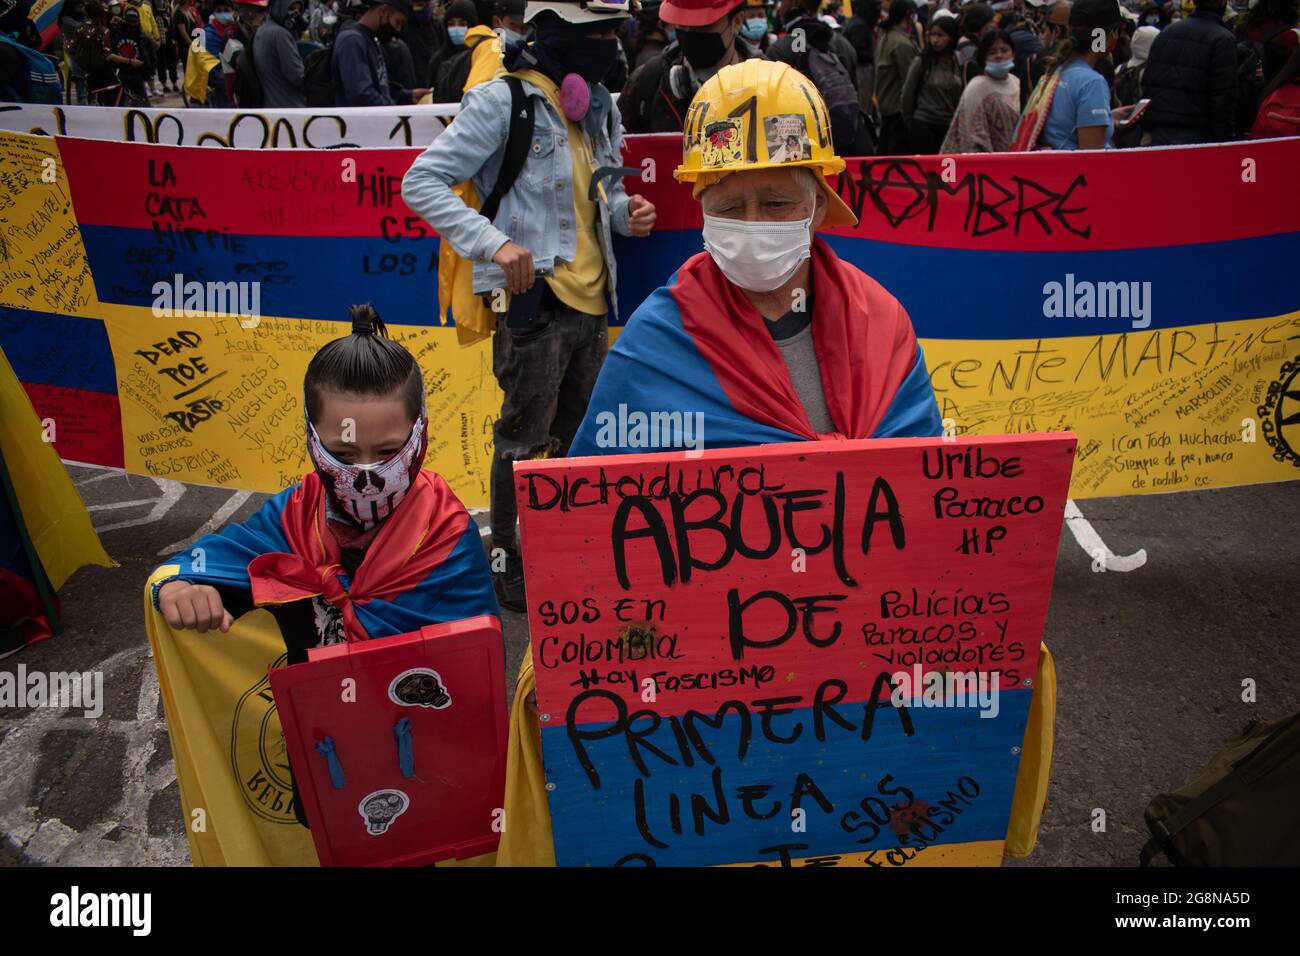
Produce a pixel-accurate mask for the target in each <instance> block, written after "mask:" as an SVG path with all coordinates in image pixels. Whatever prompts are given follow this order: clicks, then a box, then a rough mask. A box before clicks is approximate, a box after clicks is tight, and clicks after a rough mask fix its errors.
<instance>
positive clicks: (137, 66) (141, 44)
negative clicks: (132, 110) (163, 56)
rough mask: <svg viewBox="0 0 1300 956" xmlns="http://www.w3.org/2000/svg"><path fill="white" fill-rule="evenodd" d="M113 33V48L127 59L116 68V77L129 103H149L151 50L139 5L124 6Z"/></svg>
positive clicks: (151, 64) (152, 62)
mask: <svg viewBox="0 0 1300 956" xmlns="http://www.w3.org/2000/svg"><path fill="white" fill-rule="evenodd" d="M112 32H113V48H114V49H115V50H116V51H117V52H118V53H119V54H121V55H122V56H123V57H125V58H127V59H128V60H129V61H130V62H128V63H122V64H120V65H119V66H118V68H117V77H118V79H119V80H120V81H121V83H122V89H123V90H125V91H126V95H127V98H128V102H130V103H131V104H132V105H136V106H145V105H148V103H149V87H148V82H149V78H150V77H151V76H152V75H153V70H154V59H153V57H154V53H153V46H152V44H151V43H150V42H149V38H148V37H146V36H145V34H144V28H143V27H142V26H141V18H140V10H139V8H138V7H134V6H127V7H126V8H125V10H123V12H122V16H121V19H120V20H119V21H118V22H117V24H116V25H115V26H113V27H112Z"/></svg>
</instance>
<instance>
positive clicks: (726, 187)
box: [570, 60, 941, 456]
mask: <svg viewBox="0 0 1300 956" xmlns="http://www.w3.org/2000/svg"><path fill="white" fill-rule="evenodd" d="M751 98H752V102H753V103H754V107H753V109H752V110H745V109H738V107H742V106H743V105H744V104H745V103H746V102H747V101H751ZM750 123H752V124H754V126H753V128H751V127H749V126H748V125H747V124H750ZM686 129H687V133H686V145H685V158H684V160H683V163H682V165H681V166H680V167H679V168H678V169H677V171H676V173H675V176H676V178H677V179H678V180H679V181H681V182H689V183H692V184H693V194H694V196H695V198H697V199H698V200H699V201H700V204H701V206H702V207H703V212H704V247H705V250H706V251H705V252H701V253H699V254H697V255H695V256H692V257H691V258H690V259H688V260H687V261H686V262H685V263H684V264H683V265H682V266H681V268H680V269H679V270H678V271H677V273H676V275H675V276H673V277H672V278H671V279H670V280H669V284H668V285H667V286H664V287H663V288H660V289H658V290H657V291H656V292H654V293H653V294H652V295H651V296H650V297H649V298H647V299H646V301H645V302H643V303H642V304H641V306H640V308H638V309H637V311H636V313H635V314H634V315H633V316H632V317H631V319H630V320H629V321H628V325H627V329H626V330H625V331H624V332H623V334H622V335H621V336H620V337H619V340H618V343H617V344H616V345H615V346H614V348H613V350H612V351H611V352H610V354H609V358H608V359H607V360H606V364H605V367H604V369H603V370H602V371H601V374H600V378H599V379H598V380H597V382H596V387H595V390H594V392H593V394H592V398H591V404H590V405H589V406H588V408H587V416H586V419H585V421H584V422H583V424H582V426H581V427H579V429H578V435H577V437H576V438H575V439H574V442H573V447H572V449H571V450H570V454H571V455H574V456H577V455H595V454H606V455H608V454H614V453H617V452H618V451H620V450H626V451H632V450H633V449H617V448H609V447H606V445H607V444H608V443H607V442H600V443H598V441H597V439H598V435H597V431H598V429H597V425H596V419H597V417H598V415H599V413H600V412H601V411H602V410H604V409H617V408H618V407H619V405H620V404H623V405H626V406H627V409H628V411H629V412H631V411H634V410H637V409H640V410H644V411H646V412H650V411H659V410H670V411H671V410H678V411H691V412H703V413H704V421H705V422H706V423H707V424H708V432H707V433H706V435H705V439H706V443H707V444H708V445H709V446H712V447H732V446H737V445H754V444H760V443H765V442H788V441H795V440H799V439H816V438H818V437H821V436H827V435H840V436H845V437H848V438H869V437H873V436H875V437H879V436H887V435H936V434H939V433H940V430H941V428H940V424H939V412H938V407H937V406H936V404H935V399H934V392H933V390H932V389H931V387H930V379H929V376H928V374H927V373H926V369H925V362H924V360H923V359H922V356H921V349H920V347H919V346H918V345H917V342H916V335H915V333H914V332H913V331H912V323H911V320H910V319H908V317H907V313H906V312H905V311H904V310H903V307H902V306H901V305H899V303H898V300H897V299H895V298H894V297H893V296H892V295H890V294H889V293H888V292H887V291H885V290H884V289H883V288H881V286H880V285H879V283H877V282H876V281H875V280H874V279H872V278H871V277H870V276H867V275H864V274H863V273H862V272H861V271H859V270H858V269H857V268H855V267H854V266H852V265H850V264H849V263H847V262H844V261H842V260H841V259H840V258H839V257H838V256H836V255H835V253H834V251H832V249H831V247H830V246H829V245H827V244H826V243H825V242H823V241H822V240H820V239H818V238H816V235H815V233H816V232H817V230H818V229H819V228H821V227H822V226H852V225H855V224H856V222H857V220H856V219H855V217H854V215H853V213H852V212H850V211H849V208H848V207H847V206H846V205H844V203H843V202H842V201H841V200H840V198H839V196H837V195H836V194H835V192H834V191H833V190H832V189H831V188H830V186H829V185H828V183H827V182H826V179H825V176H824V174H826V173H835V172H838V171H840V170H841V169H843V168H844V160H842V159H840V158H839V157H837V156H835V154H834V151H833V149H832V147H831V145H830V142H831V137H830V132H829V128H828V121H827V113H826V107H825V105H824V104H823V101H822V99H821V97H820V96H819V95H818V93H817V89H816V87H815V86H813V84H812V82H811V81H810V80H808V79H807V78H806V77H804V76H803V74H801V73H798V72H797V71H795V70H793V69H791V68H790V67H788V66H786V65H785V64H782V63H775V62H766V61H762V60H749V61H746V62H744V63H741V64H736V65H734V66H731V67H726V68H725V69H723V70H721V71H719V72H718V73H717V75H716V76H715V77H714V78H712V79H711V80H710V81H709V82H708V83H706V84H705V85H704V86H703V87H702V88H701V89H700V91H699V92H698V93H697V94H696V95H695V99H694V101H693V102H692V104H691V108H690V111H689V112H688V113H687V116H686ZM792 140H793V141H794V142H795V143H796V144H797V145H796V148H795V149H791V147H790V142H791V141H792ZM791 156H793V157H798V158H793V159H789V158H787V157H791Z"/></svg>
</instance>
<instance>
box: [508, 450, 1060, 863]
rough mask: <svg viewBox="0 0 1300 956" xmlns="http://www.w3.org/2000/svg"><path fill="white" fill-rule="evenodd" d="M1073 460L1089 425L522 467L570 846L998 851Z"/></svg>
mask: <svg viewBox="0 0 1300 956" xmlns="http://www.w3.org/2000/svg"><path fill="white" fill-rule="evenodd" d="M1074 452H1075V440H1074V436H1072V435H1068V434H1067V435H1023V436H996V437H988V438H980V439H973V438H962V439H953V440H945V439H941V438H933V439H886V440H865V441H849V442H810V443H806V444H795V445H780V446H760V447H756V448H752V449H745V450H734V449H733V450H726V449H719V450H714V451H707V452H704V453H693V452H667V453H661V454H651V455H615V456H610V457H607V458H580V459H570V460H556V461H543V462H527V463H519V464H517V465H516V468H515V485H516V494H517V498H518V501H519V507H520V533H521V544H522V554H523V555H524V561H525V572H526V576H527V581H528V593H529V609H528V614H529V633H530V635H531V645H532V663H533V669H534V672H535V674H536V680H537V685H536V687H537V708H538V712H539V715H540V720H541V723H540V726H541V737H542V749H543V756H544V763H545V772H546V781H547V782H546V790H547V792H548V797H549V803H550V813H551V823H552V829H553V832H554V839H555V859H556V862H557V864H559V865H595V866H609V865H716V864H731V863H768V864H790V863H798V862H802V863H803V864H805V865H807V864H811V863H818V864H820V865H841V864H860V865H886V864H887V863H890V864H893V865H899V863H901V862H902V861H904V860H908V859H911V858H915V857H916V856H918V855H925V854H930V856H931V857H935V856H939V857H942V856H944V855H945V854H947V855H948V857H949V858H950V859H951V860H953V861H954V862H970V858H969V857H968V856H966V855H964V854H962V853H960V852H955V851H959V850H960V849H961V848H965V849H966V850H967V851H971V850H973V849H974V848H975V847H977V846H980V845H983V846H988V845H989V844H992V845H994V846H997V845H999V844H1000V841H1002V840H1003V839H1004V838H1005V836H1006V834H1007V829H1008V820H1009V817H1010V812H1011V801H1012V794H1013V790H1014V788H1015V783H1016V774H1017V768H1018V765H1019V761H1020V753H1021V748H1022V746H1024V745H1025V739H1026V738H1025V731H1026V725H1027V720H1028V714H1029V712H1030V705H1031V698H1032V695H1033V694H1034V693H1035V689H1034V687H1033V684H1034V680H1033V675H1034V674H1035V673H1036V667H1037V663H1038V657H1039V647H1040V638H1041V636H1042V632H1043V626H1044V622H1045V620H1046V615H1047V608H1048V600H1049V596H1050V593H1051V584H1052V576H1053V570H1054V566H1055V557H1056V552H1057V545H1058V540H1059V537H1060V533H1061V525H1062V513H1063V509H1064V506H1065V496H1066V490H1067V487H1068V485H1069V481H1070V471H1071V465H1072V462H1073V457H1074ZM939 848H944V849H943V851H942V852H937V851H938V850H939ZM890 854H893V855H894V856H895V857H897V858H899V860H898V862H895V860H892V859H891V860H886V857H887V856H888V855H890ZM997 857H1000V851H998V852H997V853H996V854H995V859H996V858H997Z"/></svg>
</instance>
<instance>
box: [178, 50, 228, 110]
mask: <svg viewBox="0 0 1300 956" xmlns="http://www.w3.org/2000/svg"><path fill="white" fill-rule="evenodd" d="M220 62H221V61H220V60H218V59H217V58H216V57H215V56H213V55H212V54H211V53H209V52H208V51H207V50H205V49H203V48H202V47H201V46H200V47H199V48H198V49H195V48H194V46H193V45H191V46H190V53H189V57H188V59H186V61H185V95H186V96H188V97H189V98H190V99H191V100H193V101H194V102H196V103H206V102H207V101H208V74H209V73H211V72H212V70H213V68H215V67H216V66H218V65H219V64H220Z"/></svg>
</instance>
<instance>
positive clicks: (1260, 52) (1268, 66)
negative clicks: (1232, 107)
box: [1237, 26, 1289, 136]
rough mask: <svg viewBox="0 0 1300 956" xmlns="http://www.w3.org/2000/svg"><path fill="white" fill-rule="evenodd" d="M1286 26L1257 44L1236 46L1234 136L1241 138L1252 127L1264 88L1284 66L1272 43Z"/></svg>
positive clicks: (1283, 55) (1246, 42)
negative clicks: (1235, 115) (1235, 114)
mask: <svg viewBox="0 0 1300 956" xmlns="http://www.w3.org/2000/svg"><path fill="white" fill-rule="evenodd" d="M1288 29H1289V28H1288V27H1286V26H1278V27H1274V28H1273V29H1272V30H1270V31H1269V32H1268V33H1266V34H1265V35H1264V36H1263V37H1261V38H1260V39H1258V40H1239V41H1238V42H1237V135H1238V136H1244V135H1245V134H1246V133H1248V132H1249V131H1250V128H1251V127H1252V126H1254V125H1255V115H1256V114H1257V113H1258V112H1259V104H1260V103H1261V102H1263V100H1264V87H1266V86H1268V84H1269V81H1270V80H1272V79H1273V77H1275V76H1276V75H1277V71H1278V70H1280V69H1282V66H1283V64H1284V63H1285V62H1286V53H1285V51H1283V50H1282V48H1281V47H1280V46H1278V45H1276V44H1274V43H1273V40H1274V39H1275V38H1276V37H1278V36H1281V35H1282V34H1283V33H1285V32H1286V31H1287V30H1288Z"/></svg>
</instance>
